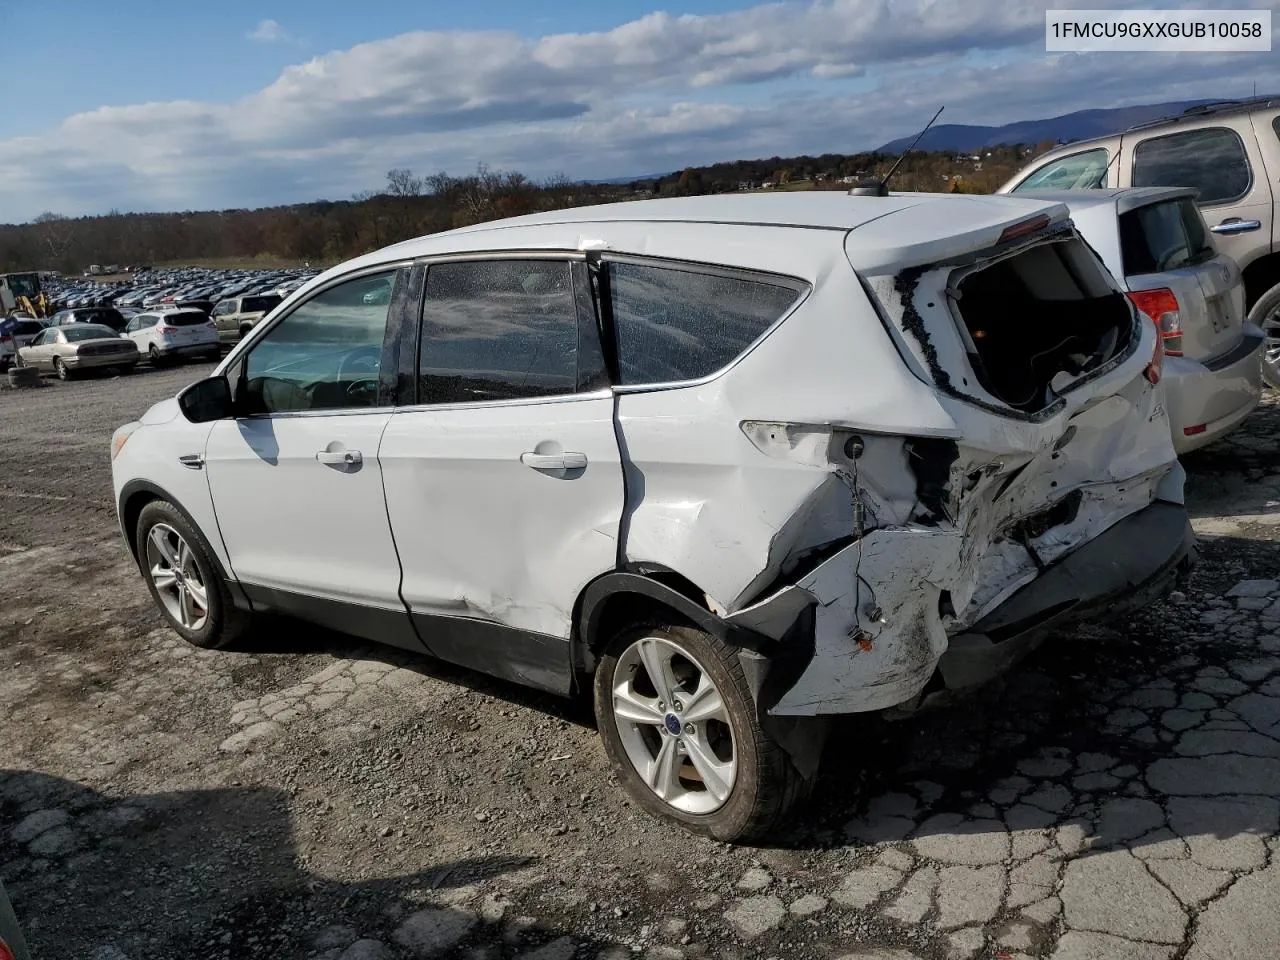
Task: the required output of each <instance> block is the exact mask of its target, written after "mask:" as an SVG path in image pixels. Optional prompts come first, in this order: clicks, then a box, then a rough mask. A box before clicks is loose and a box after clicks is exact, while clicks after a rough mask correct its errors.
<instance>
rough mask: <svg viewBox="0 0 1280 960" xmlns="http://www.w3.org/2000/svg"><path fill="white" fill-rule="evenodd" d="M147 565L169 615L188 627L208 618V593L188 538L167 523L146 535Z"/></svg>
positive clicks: (199, 625)
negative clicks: (188, 543)
mask: <svg viewBox="0 0 1280 960" xmlns="http://www.w3.org/2000/svg"><path fill="white" fill-rule="evenodd" d="M147 567H148V571H149V573H150V576H151V582H152V583H153V584H155V588H156V595H157V596H158V597H159V598H160V602H161V603H162V604H164V608H165V610H167V611H168V613H169V616H171V617H173V619H174V620H176V621H177V622H178V623H180V624H182V626H184V627H186V628H187V629H188V630H199V629H200V628H201V627H203V626H204V625H205V621H207V620H208V619H209V592H208V588H207V587H206V586H205V583H204V579H203V578H202V577H201V575H200V567H199V565H198V564H197V563H196V559H195V556H194V554H193V553H192V552H191V548H190V547H189V546H188V545H187V541H186V540H184V539H183V538H182V535H181V534H180V533H178V531H177V530H175V529H173V527H171V526H169V525H168V524H167V523H157V524H156V525H155V526H153V527H152V528H151V530H150V532H149V533H148V534H147Z"/></svg>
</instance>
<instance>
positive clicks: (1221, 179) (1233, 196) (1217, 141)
mask: <svg viewBox="0 0 1280 960" xmlns="http://www.w3.org/2000/svg"><path fill="white" fill-rule="evenodd" d="M1252 183H1253V174H1252V171H1251V170H1250V167H1249V157H1248V154H1246V153H1245V149H1244V141H1243V140H1241V139H1240V135H1239V134H1238V133H1236V132H1235V131H1234V130H1230V129H1228V128H1226V127H1209V128H1207V129H1204V130H1186V131H1183V132H1182V133H1170V134H1166V135H1165V136H1162V137H1151V138H1149V139H1147V140H1142V141H1140V142H1139V143H1138V145H1137V146H1136V147H1134V148H1133V186H1135V187H1195V188H1196V189H1197V190H1199V191H1200V195H1199V196H1198V197H1197V198H1196V199H1197V200H1198V202H1200V203H1227V202H1230V201H1232V200H1239V199H1240V198H1241V197H1243V196H1244V195H1245V194H1246V193H1248V192H1249V187H1250V186H1251V184H1252Z"/></svg>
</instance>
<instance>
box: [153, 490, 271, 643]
mask: <svg viewBox="0 0 1280 960" xmlns="http://www.w3.org/2000/svg"><path fill="white" fill-rule="evenodd" d="M136 531H137V539H136V540H135V543H136V545H137V551H138V566H139V568H140V569H141V570H142V575H143V577H144V578H145V579H146V581H147V588H148V589H149V590H150V591H151V598H152V599H153V600H154V601H155V602H156V606H158V607H159V608H160V612H161V613H163V614H164V617H165V619H166V620H167V621H168V622H169V626H171V627H172V628H173V629H174V630H176V631H177V633H178V635H179V636H181V637H182V639H184V640H186V641H187V642H188V643H190V644H191V645H192V646H196V647H202V648H204V649H206V650H217V649H222V648H224V647H228V646H230V645H231V644H233V643H235V642H236V641H237V640H239V639H240V637H241V636H243V634H244V632H245V630H246V629H247V628H248V626H249V615H248V614H247V613H246V612H245V611H243V610H240V609H238V608H237V607H236V606H235V605H234V604H233V603H232V601H231V592H230V590H229V589H228V588H227V583H226V581H225V580H224V579H223V578H222V576H221V574H220V573H219V572H218V565H217V563H216V562H215V561H214V559H213V549H212V548H211V547H210V546H209V542H208V541H207V540H206V539H205V538H204V536H203V535H202V534H201V533H200V531H199V530H197V529H195V527H194V526H192V525H191V524H190V523H189V522H188V521H187V519H186V517H184V516H183V515H182V513H181V511H179V510H178V509H177V507H175V506H174V505H173V504H172V503H169V502H168V501H167V500H153V501H151V502H150V503H148V504H147V505H146V506H145V507H143V508H142V512H141V513H140V514H139V515H138V525H137V528H136Z"/></svg>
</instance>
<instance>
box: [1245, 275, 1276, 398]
mask: <svg viewBox="0 0 1280 960" xmlns="http://www.w3.org/2000/svg"><path fill="white" fill-rule="evenodd" d="M1249 320H1250V322H1252V323H1255V324H1257V325H1258V326H1259V327H1261V328H1262V332H1263V333H1264V334H1265V335H1266V340H1264V341H1263V344H1262V378H1263V379H1264V380H1266V381H1267V383H1268V384H1270V385H1271V387H1272V388H1273V389H1276V390H1280V284H1277V285H1276V286H1274V287H1272V288H1271V289H1270V290H1268V291H1267V292H1266V293H1264V294H1263V295H1262V296H1261V297H1259V298H1258V302H1257V303H1255V304H1254V305H1253V309H1252V310H1250V311H1249Z"/></svg>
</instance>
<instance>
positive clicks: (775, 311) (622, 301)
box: [607, 261, 805, 385]
mask: <svg viewBox="0 0 1280 960" xmlns="http://www.w3.org/2000/svg"><path fill="white" fill-rule="evenodd" d="M607 268H608V286H609V299H610V307H611V310H612V319H613V329H614V338H615V341H616V344H617V351H618V368H619V378H620V382H621V383H622V384H624V385H626V384H649V383H673V382H680V381H684V380H697V379H701V378H702V377H707V376H710V375H711V374H713V373H716V372H717V371H719V370H722V369H724V368H725V367H726V366H728V365H729V364H730V363H732V362H733V361H734V360H736V359H737V358H738V357H740V356H741V355H742V354H743V353H745V352H746V350H747V348H748V347H750V346H751V345H752V344H753V343H755V342H756V341H757V340H758V339H759V338H760V337H761V336H762V335H763V334H764V332H765V331H766V330H768V329H769V328H770V327H771V326H773V324H775V323H776V322H777V321H778V320H780V319H781V318H782V316H783V315H784V314H785V313H786V312H787V311H788V310H789V309H791V306H792V305H793V304H794V303H795V302H796V301H797V300H798V299H799V298H800V295H801V294H802V292H803V290H804V289H805V288H804V285H803V284H800V283H798V282H795V281H787V280H783V279H781V278H773V277H761V276H759V275H751V276H747V275H741V274H737V273H729V272H726V273H720V272H714V271H707V270H699V269H697V268H694V267H689V268H684V267H678V266H674V265H656V264H646V263H637V262H631V261H610V262H608V264H607Z"/></svg>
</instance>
